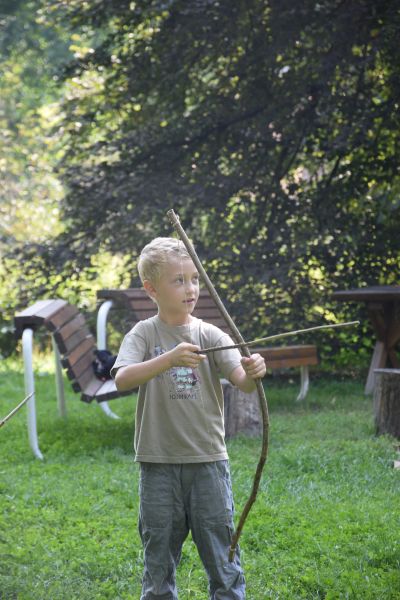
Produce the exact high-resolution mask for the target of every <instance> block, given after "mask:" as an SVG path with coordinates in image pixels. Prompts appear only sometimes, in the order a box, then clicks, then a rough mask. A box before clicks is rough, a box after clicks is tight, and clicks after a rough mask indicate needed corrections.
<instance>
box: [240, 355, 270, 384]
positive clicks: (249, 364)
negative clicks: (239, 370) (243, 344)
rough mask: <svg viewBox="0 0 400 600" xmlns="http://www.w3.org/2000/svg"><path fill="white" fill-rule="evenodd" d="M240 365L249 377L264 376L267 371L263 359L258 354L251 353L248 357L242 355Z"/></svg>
mask: <svg viewBox="0 0 400 600" xmlns="http://www.w3.org/2000/svg"><path fill="white" fill-rule="evenodd" d="M241 363H242V367H243V369H244V370H245V371H246V375H247V376H248V377H250V379H259V378H261V377H264V375H265V373H266V372H267V368H266V366H265V360H264V359H263V357H262V356H261V355H260V354H252V355H251V356H250V358H247V357H246V356H244V357H243V358H242V360H241Z"/></svg>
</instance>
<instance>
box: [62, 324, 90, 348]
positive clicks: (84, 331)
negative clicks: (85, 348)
mask: <svg viewBox="0 0 400 600" xmlns="http://www.w3.org/2000/svg"><path fill="white" fill-rule="evenodd" d="M90 336H91V333H90V331H89V329H88V327H86V325H85V326H84V327H81V328H80V329H77V330H76V331H75V333H73V334H72V335H70V336H69V337H68V338H67V339H64V338H63V336H62V333H61V332H60V330H57V331H55V332H54V339H55V340H56V342H57V345H58V348H59V350H60V352H61V353H62V354H70V353H71V352H72V351H73V350H74V349H75V348H76V347H77V346H79V345H80V344H81V343H82V342H84V341H85V340H86V339H87V338H88V337H90ZM93 343H94V342H93Z"/></svg>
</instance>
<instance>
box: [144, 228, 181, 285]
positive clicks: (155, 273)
mask: <svg viewBox="0 0 400 600" xmlns="http://www.w3.org/2000/svg"><path fill="white" fill-rule="evenodd" d="M173 258H179V259H180V260H187V259H188V258H189V259H190V255H189V253H188V251H187V250H186V248H185V246H184V244H183V242H181V241H180V240H178V239H176V238H171V237H157V238H154V240H152V241H151V242H150V243H149V244H147V245H146V246H145V247H144V248H143V250H142V251H141V253H140V256H139V261H138V271H139V276H140V279H141V281H142V283H143V281H144V280H145V279H147V280H148V281H151V282H152V283H155V282H157V281H158V280H159V278H160V276H161V273H162V270H163V267H164V265H166V264H168V263H169V262H170V260H171V259H173Z"/></svg>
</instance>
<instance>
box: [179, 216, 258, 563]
mask: <svg viewBox="0 0 400 600" xmlns="http://www.w3.org/2000/svg"><path fill="white" fill-rule="evenodd" d="M167 215H168V217H169V219H170V221H171V223H172V225H173V226H174V228H175V230H176V231H177V233H178V235H179V237H180V239H181V240H182V242H183V244H184V245H185V247H186V250H187V251H188V254H189V256H190V257H191V259H192V261H193V263H194V265H195V266H196V269H197V270H198V272H199V274H200V276H201V278H202V280H203V281H204V283H205V286H206V288H207V289H208V291H209V293H210V295H211V296H212V298H213V299H214V301H215V303H216V305H217V306H218V308H219V309H220V311H221V314H222V315H223V317H224V319H225V322H226V324H227V325H228V327H229V329H230V330H231V332H232V337H233V338H234V340H235V341H236V342H237V343H238V344H240V346H241V350H242V353H243V355H244V356H247V357H250V350H249V349H248V347H247V346H246V342H245V341H244V339H243V337H242V336H241V334H240V332H239V330H238V328H237V327H236V325H235V323H234V322H233V320H232V318H231V317H230V315H229V313H228V311H227V310H226V308H225V306H224V304H223V302H222V300H221V298H220V297H219V296H218V294H217V292H216V290H215V288H214V286H213V284H212V283H211V280H210V278H209V277H208V275H207V273H206V271H205V269H204V267H203V265H202V264H201V262H200V259H199V257H198V256H197V254H196V251H195V249H194V248H193V246H192V244H191V242H190V240H189V238H188V236H187V235H186V233H185V230H184V229H183V227H182V225H181V224H180V221H179V218H178V217H177V215H176V214H175V212H174V211H173V210H172V209H171V210H169V211H168V213H167ZM255 384H256V387H257V393H258V399H259V404H260V410H261V415H262V424H263V431H262V447H261V454H260V458H259V461H258V465H257V469H256V472H255V475H254V480H253V487H252V490H251V494H250V496H249V498H248V500H247V502H246V504H245V506H244V508H243V511H242V514H241V515H240V518H239V522H238V525H237V527H236V531H235V532H234V534H233V536H232V540H231V547H230V549H229V561H230V562H232V561H233V558H234V556H235V550H236V546H237V544H238V541H239V538H240V534H241V533H242V529H243V525H244V523H245V521H246V519H247V515H248V514H249V512H250V509H251V507H252V506H253V504H254V502H255V500H256V497H257V492H258V488H259V485H260V480H261V475H262V472H263V468H264V465H265V461H266V460H267V455H268V445H269V414H268V404H267V399H266V397H265V393H264V388H263V385H262V382H261V379H256V380H255Z"/></svg>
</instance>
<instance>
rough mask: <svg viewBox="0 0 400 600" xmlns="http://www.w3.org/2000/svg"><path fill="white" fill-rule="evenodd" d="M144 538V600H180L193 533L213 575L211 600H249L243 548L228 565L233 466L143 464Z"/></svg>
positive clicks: (141, 530)
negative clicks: (185, 551) (179, 580)
mask: <svg viewBox="0 0 400 600" xmlns="http://www.w3.org/2000/svg"><path fill="white" fill-rule="evenodd" d="M139 495H140V514H139V533H140V537H141V539H142V544H143V548H144V574H143V580H142V595H141V597H140V600H156V599H157V600H177V598H178V593H177V588H176V583H175V574H176V567H177V566H178V564H179V561H180V557H181V550H182V545H183V542H184V541H185V539H186V537H187V535H188V533H189V530H190V531H191V532H192V538H193V540H194V542H195V544H196V546H197V549H198V552H199V555H200V558H201V560H202V562H203V565H204V568H205V570H206V572H207V575H208V581H209V597H210V599H211V600H244V598H245V581H244V576H243V571H242V569H241V566H240V555H239V548H237V550H236V555H235V558H234V561H233V562H229V560H228V552H229V547H230V541H231V535H232V532H233V498H232V488H231V479H230V473H229V465H228V461H225V460H223V461H217V462H209V463H196V464H193V463H190V464H160V463H140V484H139Z"/></svg>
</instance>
